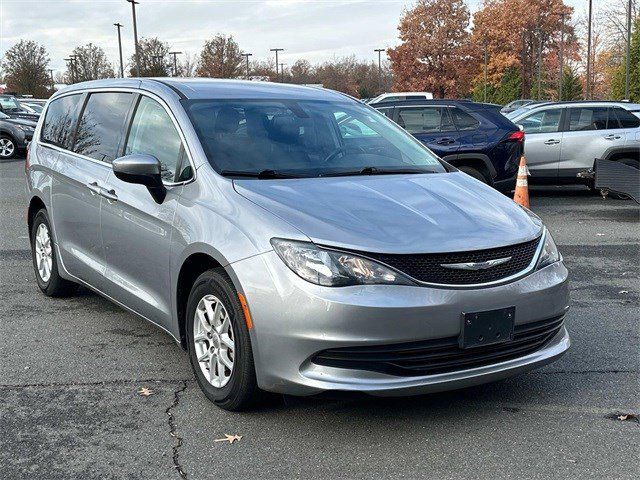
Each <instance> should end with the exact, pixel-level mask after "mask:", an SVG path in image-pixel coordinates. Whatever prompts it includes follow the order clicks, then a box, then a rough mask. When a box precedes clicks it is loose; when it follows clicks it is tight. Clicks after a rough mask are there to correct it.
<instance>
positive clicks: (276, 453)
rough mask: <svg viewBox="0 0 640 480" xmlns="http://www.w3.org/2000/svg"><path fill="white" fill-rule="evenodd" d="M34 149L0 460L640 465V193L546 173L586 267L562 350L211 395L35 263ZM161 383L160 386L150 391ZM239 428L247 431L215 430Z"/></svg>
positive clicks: (109, 464) (10, 296)
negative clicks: (441, 384) (498, 364)
mask: <svg viewBox="0 0 640 480" xmlns="http://www.w3.org/2000/svg"><path fill="white" fill-rule="evenodd" d="M26 205H27V197H26V191H25V186H24V173H23V161H22V160H13V161H5V162H2V163H0V305H1V307H0V414H1V415H0V478H3V479H14V478H29V479H36V478H46V479H58V478H60V479H62V478H64V479H67V478H82V479H90V478H101V479H103V478H131V479H136V478H180V476H182V477H183V478H184V477H187V476H188V478H193V479H204V478H238V477H240V475H243V476H246V477H247V478H350V479H356V478H373V477H375V478H390V477H394V478H396V477H397V478H438V479H448V478H492V479H493V478H527V479H537V478H540V479H546V478H581V479H585V478H616V479H617V478H634V479H635V478H638V476H639V475H640V467H639V464H638V452H639V451H640V424H638V423H637V422H636V421H633V420H626V421H621V420H619V419H618V417H617V415H620V414H628V413H631V414H640V404H639V400H638V399H639V398H640V396H639V393H640V388H639V387H640V384H639V382H640V376H639V370H640V369H639V366H640V348H639V346H640V342H639V330H640V329H639V327H640V315H639V304H640V279H639V277H640V266H639V263H640V262H639V260H640V246H639V241H638V240H639V239H640V209H639V208H638V206H637V205H636V204H635V203H633V202H631V201H620V200H609V199H608V200H603V199H602V198H600V197H598V196H594V195H591V194H589V193H588V192H586V191H582V190H576V189H555V188H549V189H536V190H535V191H534V192H532V209H533V210H534V211H535V212H536V213H538V214H539V215H540V216H541V217H542V218H543V220H544V221H545V223H546V224H547V226H548V227H549V228H550V230H551V231H552V232H553V234H554V237H555V239H556V242H557V243H558V245H559V247H560V250H561V252H562V254H563V255H564V257H565V262H566V264H567V266H568V267H569V269H570V270H571V274H572V288H571V290H572V309H571V311H570V312H569V314H568V328H569V330H570V333H571V336H572V341H573V346H572V348H571V350H570V351H569V352H568V353H567V355H566V356H564V357H563V358H562V359H561V360H560V361H558V362H557V363H555V364H552V365H550V366H547V367H545V368H543V369H540V370H537V371H534V372H532V373H529V374H525V375H522V376H520V377H517V378H513V379H509V380H506V381H502V382H499V383H494V384H490V385H485V386H481V387H475V388H471V389H466V390H462V391H457V392H450V393H444V394H435V395H430V396H423V397H413V398H403V399H375V398H368V397H360V396H348V397H334V398H328V399H327V398H306V399H297V398H289V397H287V398H284V399H281V398H278V399H274V400H273V401H272V403H271V404H269V405H267V406H265V407H264V408H262V409H261V410H258V411H254V412H251V413H242V414H237V413H236V414H234V413H229V412H225V411H223V410H220V409H218V408H216V407H215V406H213V405H212V404H211V403H209V402H208V401H207V400H206V398H205V397H204V395H203V394H202V393H201V392H200V390H199V389H198V387H197V385H196V384H195V381H194V379H193V377H192V374H191V370H190V367H189V363H188V359H187V356H186V354H185V353H184V352H183V351H182V350H181V349H180V348H179V347H178V346H177V345H176V344H175V343H174V342H173V340H172V339H171V338H170V337H169V336H168V335H167V334H165V333H163V332H162V331H161V330H159V329H157V328H155V327H153V326H152V325H150V324H148V323H146V322H145V321H144V320H142V319H140V318H138V317H136V316H134V315H132V314H130V313H128V312H126V311H124V310H122V309H120V308H119V307H117V306H115V305H113V304H111V303H109V302H108V301H107V300H104V299H103V298H101V297H100V296H98V295H95V294H93V293H91V292H89V291H87V290H81V291H80V292H79V294H78V295H77V296H76V297H73V298H70V299H51V298H47V297H45V296H44V295H42V294H41V293H40V291H39V290H38V287H37V285H36V283H35V280H34V273H33V268H32V265H31V259H30V252H29V245H28V238H27V232H26V225H25V224H26V221H25V211H26ZM142 387H146V388H148V389H151V390H152V391H153V395H150V396H147V397H144V396H141V395H139V394H138V393H137V392H138V390H139V389H140V388H142ZM225 434H230V435H241V436H242V438H241V439H240V440H239V441H237V442H235V443H233V444H229V443H225V442H215V441H214V440H216V439H220V438H224V436H225Z"/></svg>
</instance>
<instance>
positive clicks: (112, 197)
mask: <svg viewBox="0 0 640 480" xmlns="http://www.w3.org/2000/svg"><path fill="white" fill-rule="evenodd" d="M100 195H101V196H103V197H104V198H106V199H107V201H108V202H109V203H114V202H117V201H118V195H116V191H115V190H114V189H111V190H107V189H106V188H101V189H100Z"/></svg>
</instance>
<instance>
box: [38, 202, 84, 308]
mask: <svg viewBox="0 0 640 480" xmlns="http://www.w3.org/2000/svg"><path fill="white" fill-rule="evenodd" d="M31 258H32V259H33V268H34V270H35V273H36V281H37V282H38V287H40V290H42V293H44V294H45V295H48V296H50V297H66V296H69V295H72V294H73V293H74V292H75V291H76V289H77V288H78V285H77V284H76V283H73V282H70V281H69V280H65V279H64V278H62V277H61V276H60V274H59V273H58V262H57V257H56V248H55V242H54V240H53V236H52V235H51V224H50V223H49V215H48V214H47V211H46V210H45V209H44V208H43V209H41V210H40V211H38V213H36V215H35V217H34V218H33V225H32V226H31Z"/></svg>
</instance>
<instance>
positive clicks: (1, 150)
mask: <svg viewBox="0 0 640 480" xmlns="http://www.w3.org/2000/svg"><path fill="white" fill-rule="evenodd" d="M16 153H18V148H17V147H16V142H15V140H14V139H13V138H11V137H10V136H8V135H0V159H9V158H13V157H15V156H16Z"/></svg>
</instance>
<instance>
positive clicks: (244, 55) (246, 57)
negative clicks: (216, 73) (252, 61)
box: [240, 53, 253, 80]
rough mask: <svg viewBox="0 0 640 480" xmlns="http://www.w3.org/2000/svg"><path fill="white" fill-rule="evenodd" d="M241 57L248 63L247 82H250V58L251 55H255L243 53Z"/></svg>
mask: <svg viewBox="0 0 640 480" xmlns="http://www.w3.org/2000/svg"><path fill="white" fill-rule="evenodd" d="M240 55H242V56H243V57H244V59H245V61H246V65H247V74H246V76H247V80H249V57H250V56H251V55H253V53H241V54H240Z"/></svg>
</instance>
